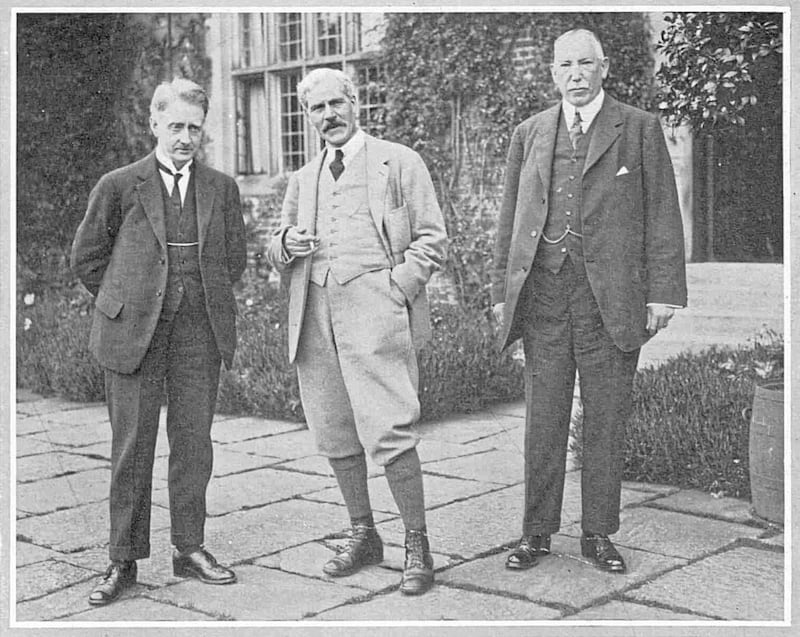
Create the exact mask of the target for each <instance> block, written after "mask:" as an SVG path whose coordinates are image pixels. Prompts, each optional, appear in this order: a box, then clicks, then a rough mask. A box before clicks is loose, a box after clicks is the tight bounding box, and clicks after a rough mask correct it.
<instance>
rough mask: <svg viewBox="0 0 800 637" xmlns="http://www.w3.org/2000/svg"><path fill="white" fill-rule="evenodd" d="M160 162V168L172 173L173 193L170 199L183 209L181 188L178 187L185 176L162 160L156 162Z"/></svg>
mask: <svg viewBox="0 0 800 637" xmlns="http://www.w3.org/2000/svg"><path fill="white" fill-rule="evenodd" d="M156 163H157V164H158V169H159V170H162V171H164V172H165V173H167V174H168V175H172V179H173V181H172V195H171V196H170V201H171V202H172V205H173V206H177V207H178V208H179V209H181V210H182V209H183V204H182V203H181V189H180V188H179V187H178V182H179V181H180V180H181V177H183V174H182V173H174V172H172V171H171V170H170V169H169V168H167V167H166V166H165V165H164V164H162V163H161V162H156Z"/></svg>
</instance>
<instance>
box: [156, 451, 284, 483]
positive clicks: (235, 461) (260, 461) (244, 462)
mask: <svg viewBox="0 0 800 637" xmlns="http://www.w3.org/2000/svg"><path fill="white" fill-rule="evenodd" d="M280 461H281V459H280V458H275V457H270V456H254V455H252V454H249V453H242V452H241V451H230V450H229V449H226V448H225V447H223V446H221V445H216V446H215V447H214V466H213V469H212V480H211V481H212V483H213V481H214V479H215V478H221V477H223V476H229V475H234V474H238V473H243V472H247V471H251V470H253V469H263V468H264V467H269V466H270V465H274V464H277V463H278V462H280ZM153 476H154V477H158V478H161V479H162V480H164V481H165V482H166V480H167V478H168V477H169V455H165V456H158V457H156V460H155V463H154V464H153Z"/></svg>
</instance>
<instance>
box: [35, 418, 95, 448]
mask: <svg viewBox="0 0 800 637" xmlns="http://www.w3.org/2000/svg"><path fill="white" fill-rule="evenodd" d="M31 437H33V438H36V439H37V440H43V441H44V442H52V443H54V444H57V445H63V446H65V447H73V448H79V447H86V446H88V445H93V444H95V443H98V442H106V441H108V443H109V445H110V441H111V425H110V424H109V423H108V421H106V422H92V423H88V424H80V425H77V424H76V425H72V426H65V425H60V424H59V425H51V426H50V428H49V429H48V430H47V431H43V432H40V433H34V434H31Z"/></svg>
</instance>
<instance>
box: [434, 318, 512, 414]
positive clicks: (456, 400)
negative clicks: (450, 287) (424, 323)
mask: <svg viewBox="0 0 800 637" xmlns="http://www.w3.org/2000/svg"><path fill="white" fill-rule="evenodd" d="M432 311H433V316H432V320H433V339H432V341H431V342H430V343H429V344H428V345H427V346H426V347H425V348H423V349H422V351H421V352H420V354H419V368H420V404H421V408H422V419H423V420H431V419H434V418H437V417H440V416H443V415H445V414H452V413H463V412H470V411H475V410H478V409H481V408H483V407H485V406H487V405H490V404H492V403H496V402H504V401H509V400H517V399H519V398H521V397H522V396H523V395H524V380H523V374H522V370H523V367H522V365H521V364H520V363H519V362H518V361H516V360H514V359H513V358H512V354H511V352H510V351H508V350H507V351H505V352H503V354H502V355H501V354H499V353H498V351H497V347H496V340H497V339H496V338H495V337H496V334H495V327H494V324H493V323H492V322H491V321H490V319H488V318H487V316H486V313H485V312H481V311H477V310H465V309H463V308H459V307H457V306H448V305H434V306H433V308H432Z"/></svg>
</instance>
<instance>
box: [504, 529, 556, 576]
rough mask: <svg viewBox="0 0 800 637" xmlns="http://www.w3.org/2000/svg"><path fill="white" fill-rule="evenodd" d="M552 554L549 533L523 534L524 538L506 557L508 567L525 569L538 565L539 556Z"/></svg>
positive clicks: (519, 569)
mask: <svg viewBox="0 0 800 637" xmlns="http://www.w3.org/2000/svg"><path fill="white" fill-rule="evenodd" d="M549 554H550V536H549V535H523V536H522V539H521V540H520V541H519V544H517V548H515V549H514V550H513V551H511V553H510V554H509V555H508V557H507V558H506V568H510V569H511V570H514V571H524V570H525V569H528V568H531V567H533V566H536V564H537V559H536V558H538V557H540V556H542V555H549Z"/></svg>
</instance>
